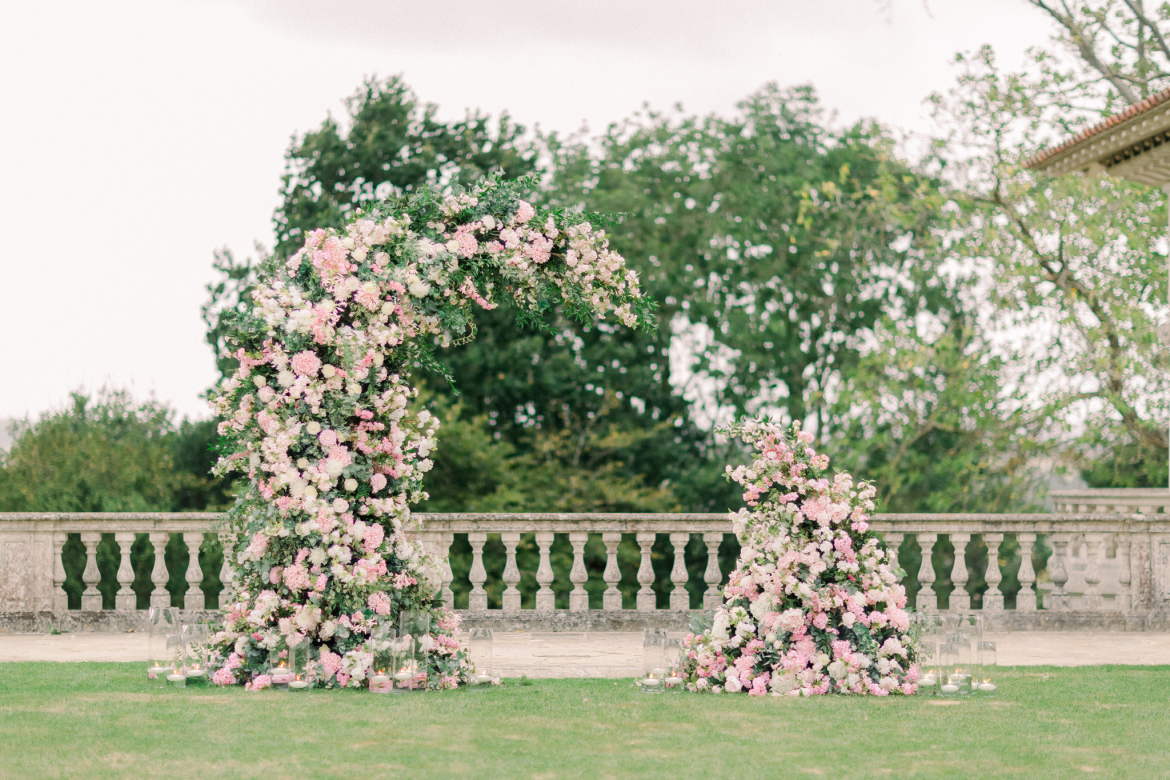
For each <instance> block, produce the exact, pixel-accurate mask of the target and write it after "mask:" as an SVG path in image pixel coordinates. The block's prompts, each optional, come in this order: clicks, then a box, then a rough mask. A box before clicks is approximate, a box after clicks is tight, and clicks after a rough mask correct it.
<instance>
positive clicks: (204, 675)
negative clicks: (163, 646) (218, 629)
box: [183, 623, 211, 687]
mask: <svg viewBox="0 0 1170 780" xmlns="http://www.w3.org/2000/svg"><path fill="white" fill-rule="evenodd" d="M183 639H184V641H185V643H186V645H187V664H186V666H185V667H184V668H183V672H184V674H185V675H186V677H187V685H194V686H196V687H204V686H206V685H207V684H208V682H209V680H208V674H209V672H208V668H207V667H208V662H209V661H210V653H211V648H210V646H209V639H210V632H209V631H208V628H207V626H206V624H203V623H186V624H184V625H183Z"/></svg>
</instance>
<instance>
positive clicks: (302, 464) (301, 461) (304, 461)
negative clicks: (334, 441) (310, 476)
mask: <svg viewBox="0 0 1170 780" xmlns="http://www.w3.org/2000/svg"><path fill="white" fill-rule="evenodd" d="M308 467H309V459H308V458H298V459H297V468H299V469H301V470H302V471H303V470H305V469H307V468H308Z"/></svg>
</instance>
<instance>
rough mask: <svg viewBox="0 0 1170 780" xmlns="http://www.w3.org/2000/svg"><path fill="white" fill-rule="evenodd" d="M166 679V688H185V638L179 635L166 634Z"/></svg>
mask: <svg viewBox="0 0 1170 780" xmlns="http://www.w3.org/2000/svg"><path fill="white" fill-rule="evenodd" d="M166 644H167V663H166V669H167V671H166V677H167V687H168V688H186V687H187V638H186V637H185V636H183V635H182V634H181V633H179V634H167V638H166Z"/></svg>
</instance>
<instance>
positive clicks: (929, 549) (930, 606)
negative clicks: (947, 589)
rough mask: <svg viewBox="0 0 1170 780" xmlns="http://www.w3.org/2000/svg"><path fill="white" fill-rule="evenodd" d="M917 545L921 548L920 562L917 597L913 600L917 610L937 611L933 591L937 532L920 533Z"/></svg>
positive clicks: (936, 600)
mask: <svg viewBox="0 0 1170 780" xmlns="http://www.w3.org/2000/svg"><path fill="white" fill-rule="evenodd" d="M917 536H918V547H919V548H920V549H921V550H922V563H921V565H919V567H918V587H919V591H918V598H917V599H916V600H915V603H916V605H917V609H918V611H919V612H937V611H938V595H937V594H936V593H935V592H934V560H933V558H932V556H933V555H934V545H935V544H936V543H937V542H938V534H928V533H920V534H917Z"/></svg>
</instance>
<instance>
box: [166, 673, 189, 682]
mask: <svg viewBox="0 0 1170 780" xmlns="http://www.w3.org/2000/svg"><path fill="white" fill-rule="evenodd" d="M167 682H187V675H185V674H168V675H167Z"/></svg>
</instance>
